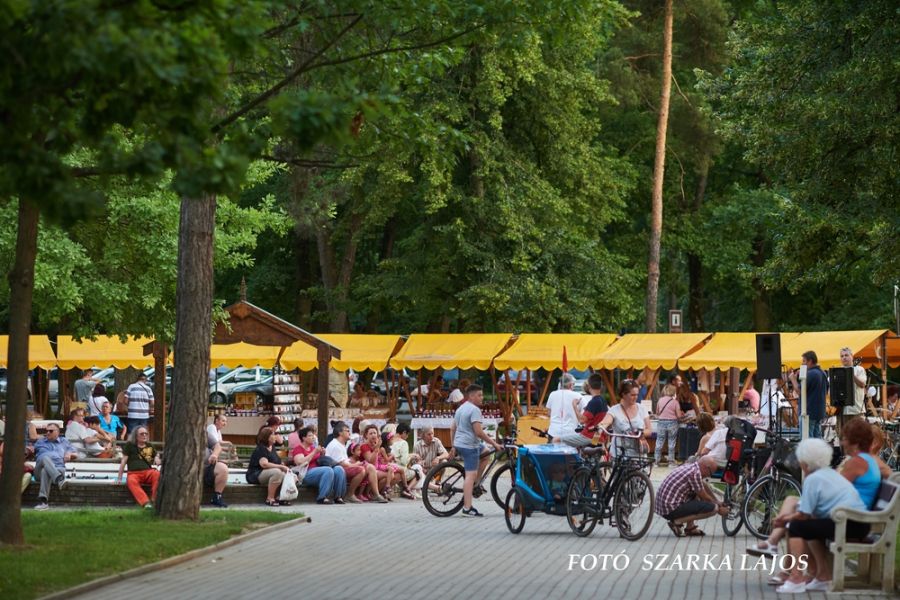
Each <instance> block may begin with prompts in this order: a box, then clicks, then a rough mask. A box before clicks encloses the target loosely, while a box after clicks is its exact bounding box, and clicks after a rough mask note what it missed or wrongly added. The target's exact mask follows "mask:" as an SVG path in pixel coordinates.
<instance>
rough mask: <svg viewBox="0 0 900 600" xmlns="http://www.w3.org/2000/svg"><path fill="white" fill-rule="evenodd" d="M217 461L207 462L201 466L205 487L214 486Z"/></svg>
mask: <svg viewBox="0 0 900 600" xmlns="http://www.w3.org/2000/svg"><path fill="white" fill-rule="evenodd" d="M217 464H219V463H214V464H209V463H206V466H205V467H203V484H204V485H205V486H206V487H214V486H215V484H216V465H217Z"/></svg>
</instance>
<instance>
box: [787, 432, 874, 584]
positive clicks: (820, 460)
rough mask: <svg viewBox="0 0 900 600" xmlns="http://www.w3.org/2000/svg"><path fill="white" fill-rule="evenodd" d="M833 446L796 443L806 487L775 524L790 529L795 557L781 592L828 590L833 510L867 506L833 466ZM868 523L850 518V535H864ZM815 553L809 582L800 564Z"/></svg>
mask: <svg viewBox="0 0 900 600" xmlns="http://www.w3.org/2000/svg"><path fill="white" fill-rule="evenodd" d="M831 457H832V449H831V446H830V445H829V444H828V443H827V442H825V441H824V440H821V439H817V438H810V439H806V440H803V441H802V442H800V444H799V445H798V446H797V460H798V461H799V462H800V468H801V469H803V475H804V479H803V489H802V491H801V493H800V501H799V502H798V503H797V508H796V511H795V512H793V513H791V514H788V515H783V516H779V517H777V518H776V519H775V520H774V522H773V525H774V526H775V527H784V526H785V525H787V530H788V536H789V539H788V551H789V553H790V554H791V555H793V557H794V559H795V560H794V567H793V569H792V570H791V574H790V577H789V578H788V579H787V581H785V582H784V583H783V584H782V585H781V587H779V588H778V589H777V590H776V591H778V592H779V593H782V594H799V593H803V592H816V591H819V592H821V591H827V590H828V586H829V584H830V583H831V561H829V560H828V549H827V547H826V546H825V541H826V540H828V539H832V538H834V521H832V520H831V517H830V515H831V511H833V510H834V509H835V508H838V507H844V508H853V509H856V510H866V509H867V507H866V505H865V504H864V503H863V501H862V500H861V499H860V496H859V492H857V491H856V488H855V487H854V486H853V484H852V483H850V482H849V481H848V480H847V479H846V478H845V477H843V476H842V475H841V474H840V473H838V472H837V471H835V470H834V469H832V468H831V466H830V465H831ZM868 533H869V525H867V524H865V523H857V522H855V521H848V522H847V537H848V538H851V539H853V538H863V537H865V536H866V535H868ZM807 549H808V551H809V552H810V553H811V554H812V556H811V557H809V560H808V567H807V570H808V571H809V572H810V573H811V574H814V575H815V578H814V579H813V580H812V581H809V582H807V581H806V579H805V578H804V575H803V569H802V568H801V566H800V564H799V562H800V561H799V560H798V559H799V558H800V556H801V555H803V554H806V553H807Z"/></svg>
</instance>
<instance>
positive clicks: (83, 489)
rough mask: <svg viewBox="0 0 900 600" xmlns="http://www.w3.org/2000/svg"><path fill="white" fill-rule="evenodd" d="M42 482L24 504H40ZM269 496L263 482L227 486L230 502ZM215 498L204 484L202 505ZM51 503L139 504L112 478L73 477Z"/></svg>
mask: <svg viewBox="0 0 900 600" xmlns="http://www.w3.org/2000/svg"><path fill="white" fill-rule="evenodd" d="M143 487H144V491H145V492H147V495H148V496H149V495H150V487H149V486H143ZM39 489H40V485H39V484H38V483H36V482H32V483H31V485H29V486H28V489H26V490H25V493H24V494H23V495H22V505H23V506H34V505H35V504H37V495H38V490H39ZM265 499H266V488H265V487H263V486H261V485H250V484H248V483H244V484H238V485H229V486H228V487H226V488H225V502H227V503H228V504H262V503H263V502H264V501H265ZM210 500H212V489H210V488H208V487H206V486H204V487H203V496H202V497H201V505H202V506H206V505H209V502H210ZM315 501H316V490H315V488H310V487H306V486H300V496H299V497H298V498H297V499H296V500H295V501H294V502H296V503H303V504H306V503H315ZM50 505H51V506H56V505H64V506H85V507H112V506H116V507H128V506H137V503H136V502H135V501H134V497H133V496H132V495H131V492H129V491H128V488H127V487H126V486H125V484H121V485H116V484H115V483H113V482H112V481H108V480H90V479H88V480H81V479H78V480H69V482H68V483H67V484H66V485H65V487H64V488H63V489H61V490H60V489H58V488H57V487H56V486H53V489H52V490H51V491H50Z"/></svg>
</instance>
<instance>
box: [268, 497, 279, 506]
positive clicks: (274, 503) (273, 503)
mask: <svg viewBox="0 0 900 600" xmlns="http://www.w3.org/2000/svg"><path fill="white" fill-rule="evenodd" d="M266 506H278V500H275V499H274V498H266Z"/></svg>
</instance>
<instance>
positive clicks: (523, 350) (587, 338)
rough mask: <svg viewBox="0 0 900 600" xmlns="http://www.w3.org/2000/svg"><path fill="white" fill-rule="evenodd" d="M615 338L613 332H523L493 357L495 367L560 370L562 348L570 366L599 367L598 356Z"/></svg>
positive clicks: (580, 367) (572, 367) (580, 368)
mask: <svg viewBox="0 0 900 600" xmlns="http://www.w3.org/2000/svg"><path fill="white" fill-rule="evenodd" d="M615 341H616V334H614V333H522V334H519V337H518V338H516V340H515V341H514V342H513V344H512V346H510V347H509V348H507V349H506V350H504V351H503V352H502V353H501V354H500V356H498V357H497V358H495V359H494V366H495V367H496V368H498V369H503V370H506V369H516V370H517V371H518V370H521V369H531V370H532V371H533V370H535V369H547V370H552V369H560V368H562V354H563V347H564V346H565V348H566V358H567V360H568V366H569V368H571V369H578V370H582V371H583V370H585V369H589V368H591V367H596V366H598V363H599V357H600V355H601V354H602V353H603V351H604V350H606V349H607V348H608V347H609V345H610V344H612V343H613V342H615Z"/></svg>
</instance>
